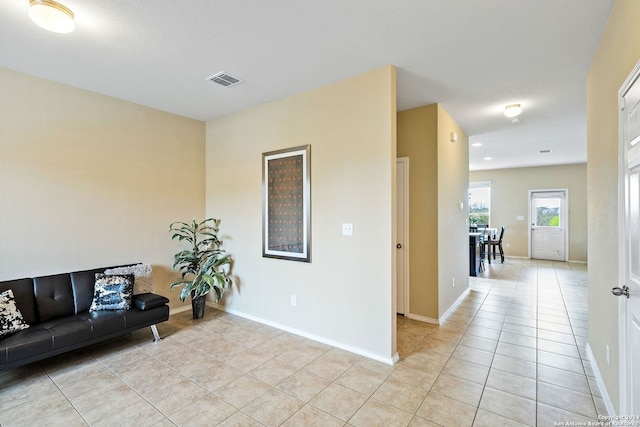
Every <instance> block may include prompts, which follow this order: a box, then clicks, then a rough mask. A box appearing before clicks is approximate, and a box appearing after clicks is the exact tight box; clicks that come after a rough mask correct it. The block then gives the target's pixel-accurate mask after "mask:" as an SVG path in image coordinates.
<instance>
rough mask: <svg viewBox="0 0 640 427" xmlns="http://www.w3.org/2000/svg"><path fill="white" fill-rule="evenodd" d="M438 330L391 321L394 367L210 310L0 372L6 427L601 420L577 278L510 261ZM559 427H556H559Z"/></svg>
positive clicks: (582, 275)
mask: <svg viewBox="0 0 640 427" xmlns="http://www.w3.org/2000/svg"><path fill="white" fill-rule="evenodd" d="M487 267H488V269H487V271H486V272H485V273H483V275H482V277H478V278H471V291H470V293H469V295H468V296H467V297H466V298H465V299H464V301H463V302H462V303H461V304H460V305H459V307H458V308H457V310H456V311H455V312H454V313H453V314H452V315H451V316H450V317H449V319H448V320H447V321H446V322H445V323H444V324H443V325H441V326H435V325H430V324H425V323H422V322H417V321H414V320H409V319H406V318H404V317H401V316H400V317H398V350H399V352H400V356H401V361H400V362H399V363H398V364H396V365H395V366H388V365H385V364H383V363H380V362H376V361H373V360H370V359H366V358H363V357H361V356H358V355H355V354H352V353H349V352H346V351H343V350H340V349H337V348H332V347H330V346H327V345H324V344H320V343H317V342H314V341H310V340H308V339H305V338H301V337H299V336H296V335H292V334H289V333H286V332H283V331H280V330H277V329H273V328H270V327H267V326H264V325H261V324H258V323H254V322H251V321H248V320H246V319H243V318H240V317H237V316H233V315H229V314H226V313H223V312H219V311H216V310H213V309H208V311H207V314H206V318H205V319H204V320H202V321H193V320H191V319H190V315H191V313H190V312H187V313H181V314H178V315H174V316H171V319H170V320H169V322H166V323H164V324H162V325H159V330H160V333H161V335H162V336H163V337H164V339H163V340H162V341H161V342H160V343H157V344H153V343H151V342H150V332H149V330H148V329H145V330H142V331H138V332H136V333H134V334H132V335H131V336H128V337H126V338H123V339H118V340H114V341H110V342H108V343H104V344H101V345H97V346H93V347H90V348H88V349H85V350H82V351H77V352H74V353H71V354H68V355H63V356H59V357H56V358H53V359H50V360H47V361H44V362H41V363H39V364H33V365H30V366H27V367H23V368H19V369H16V370H12V371H9V372H3V373H0V425H2V426H5V427H9V426H30V427H31V426H38V425H42V426H56V425H60V426H65V427H72V426H84V425H92V426H115V425H117V426H121V425H135V426H146V425H156V426H172V425H181V426H182V425H184V426H190V425H194V426H198V425H202V426H214V425H220V426H262V425H266V426H277V425H283V426H323V427H324V426H329V427H330V426H344V425H347V426H366V427H369V426H407V425H409V426H436V425H443V426H471V425H473V426H520V425H530V426H536V425H538V426H553V425H554V422H567V421H592V422H594V421H597V416H598V415H606V410H605V408H604V402H603V399H602V398H601V397H600V396H601V394H600V392H599V390H598V386H597V384H596V381H595V378H594V375H593V370H592V368H591V366H590V364H589V361H588V360H587V358H586V353H585V345H586V336H587V298H586V296H587V288H586V280H587V274H586V266H585V265H578V264H565V263H552V262H536V261H531V260H516V259H507V260H506V262H505V263H504V264H499V263H498V264H495V263H494V264H491V266H487ZM556 425H557V424H556Z"/></svg>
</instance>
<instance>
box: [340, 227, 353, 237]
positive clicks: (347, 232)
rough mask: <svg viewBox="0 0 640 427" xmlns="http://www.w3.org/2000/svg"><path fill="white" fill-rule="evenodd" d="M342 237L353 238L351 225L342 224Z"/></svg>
mask: <svg viewBox="0 0 640 427" xmlns="http://www.w3.org/2000/svg"><path fill="white" fill-rule="evenodd" d="M342 235H343V236H353V224H342Z"/></svg>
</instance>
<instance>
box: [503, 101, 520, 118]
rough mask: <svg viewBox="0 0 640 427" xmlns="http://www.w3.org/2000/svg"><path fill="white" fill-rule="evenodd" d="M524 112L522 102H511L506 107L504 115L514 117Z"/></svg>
mask: <svg viewBox="0 0 640 427" xmlns="http://www.w3.org/2000/svg"><path fill="white" fill-rule="evenodd" d="M521 113H522V106H521V105H520V104H509V105H507V106H506V107H504V115H505V116H507V117H509V118H513V117H516V116H519V115H520V114H521Z"/></svg>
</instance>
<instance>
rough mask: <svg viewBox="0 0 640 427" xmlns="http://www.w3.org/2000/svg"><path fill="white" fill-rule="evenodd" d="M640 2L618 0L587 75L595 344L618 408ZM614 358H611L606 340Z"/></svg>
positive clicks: (591, 303) (591, 339) (639, 52)
mask: <svg viewBox="0 0 640 427" xmlns="http://www.w3.org/2000/svg"><path fill="white" fill-rule="evenodd" d="M639 16H640V2H638V1H636V0H616V2H615V3H614V6H613V9H612V11H611V14H610V16H609V20H608V22H607V26H606V28H605V31H604V34H603V36H602V39H601V41H600V45H599V47H598V50H597V52H596V55H595V58H594V60H593V63H592V64H591V69H590V70H589V75H588V78H587V147H588V148H587V159H588V168H587V185H588V188H589V200H588V217H589V346H590V347H591V350H592V351H593V354H594V356H595V358H596V362H597V365H598V369H599V370H600V373H601V374H602V377H603V380H604V382H605V386H606V389H607V392H608V393H609V396H610V397H611V401H612V402H613V405H614V407H615V408H616V410H619V408H620V394H619V381H618V375H619V364H618V358H619V351H618V350H619V343H618V334H617V331H618V300H617V299H616V298H614V297H612V296H611V288H612V287H613V286H614V285H616V284H618V283H619V282H618V241H617V238H616V236H617V235H618V186H617V178H618V101H617V93H618V89H620V86H622V83H623V82H624V80H625V79H626V77H627V75H629V73H630V72H631V70H632V69H633V67H634V66H635V64H636V62H638V60H639V59H640V26H638V17H639ZM607 345H609V348H610V349H611V364H607V361H606V346H607Z"/></svg>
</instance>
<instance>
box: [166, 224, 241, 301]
mask: <svg viewBox="0 0 640 427" xmlns="http://www.w3.org/2000/svg"><path fill="white" fill-rule="evenodd" d="M219 223H220V221H219V220H217V219H214V218H208V219H205V220H204V221H202V222H196V220H195V219H194V220H193V221H192V222H191V224H187V223H186V222H174V223H172V224H171V225H170V226H169V232H172V233H173V235H172V236H171V240H176V239H177V240H179V241H181V242H182V241H184V242H186V243H188V244H189V248H188V249H184V250H182V251H180V252H178V253H177V254H175V256H174V261H173V270H175V271H179V272H180V273H181V274H182V279H181V280H179V281H177V282H174V283H172V284H171V285H169V289H170V290H173V288H175V287H177V286H184V287H183V288H182V291H180V299H181V300H182V301H184V300H185V299H186V298H187V297H188V296H189V295H191V297H192V298H197V297H199V296H203V295H207V294H208V293H209V292H211V291H214V292H215V294H216V302H218V301H220V298H222V294H223V293H224V291H225V290H226V289H227V288H229V287H230V286H231V277H230V272H229V269H230V267H231V255H226V254H225V251H224V250H222V249H220V246H221V245H222V241H221V240H220V239H219V238H218V231H219V230H218V225H219ZM189 278H192V279H191V280H188V279H189Z"/></svg>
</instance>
